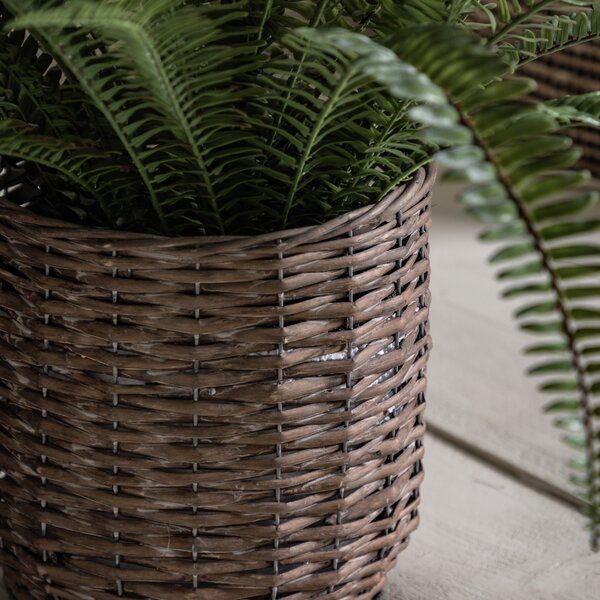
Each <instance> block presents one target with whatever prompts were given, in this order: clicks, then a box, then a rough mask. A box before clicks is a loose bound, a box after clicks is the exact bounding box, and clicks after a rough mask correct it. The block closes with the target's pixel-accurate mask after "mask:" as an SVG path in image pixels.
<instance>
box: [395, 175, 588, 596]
mask: <svg viewBox="0 0 600 600" xmlns="http://www.w3.org/2000/svg"><path fill="white" fill-rule="evenodd" d="M450 192H451V188H449V187H448V186H443V187H441V188H438V190H437V194H436V202H435V204H436V206H435V207H434V212H433V217H434V226H433V231H432V246H431V248H432V250H431V252H432V268H433V279H432V288H433V306H432V317H431V320H432V335H433V339H434V350H433V355H432V360H431V365H430V368H429V380H430V384H429V393H428V409H427V411H428V413H427V414H428V417H427V418H428V423H429V433H428V438H427V442H426V444H427V446H426V460H425V470H426V480H425V484H424V486H423V490H422V502H423V503H422V509H421V525H420V528H419V530H418V531H417V532H416V533H415V535H414V536H413V538H412V540H411V544H410V546H409V548H408V549H407V550H406V552H405V553H404V554H403V555H402V556H401V557H400V560H399V564H398V566H397V568H396V570H395V571H394V573H393V574H392V580H391V582H390V585H389V586H388V590H387V592H386V594H387V595H386V597H385V598H386V600H538V599H539V600H598V599H599V598H600V555H598V554H592V553H591V552H590V551H589V550H588V546H587V535H586V531H585V529H584V522H583V519H582V518H581V516H580V515H579V514H578V512H577V510H576V509H575V508H574V506H573V504H574V503H575V502H576V500H575V499H574V498H573V496H572V495H571V490H570V486H569V484H568V470H567V468H566V466H565V465H566V462H567V460H568V458H569V453H570V451H569V449H568V448H567V447H565V446H564V445H563V444H562V443H561V442H560V438H559V434H558V433H557V431H556V430H555V429H554V427H553V426H552V424H551V422H550V421H549V419H548V418H547V417H545V416H543V415H542V414H541V413H540V407H541V405H542V404H543V403H544V398H542V397H541V394H539V392H537V391H536V387H535V382H534V381H532V380H531V379H530V378H527V377H526V376H525V375H524V374H523V373H524V370H525V369H526V367H527V361H526V360H525V358H524V357H523V356H522V355H521V354H520V352H519V350H520V348H521V347H522V346H523V345H524V344H525V343H526V342H527V341H531V338H528V336H526V335H524V334H521V333H519V332H518V331H517V330H516V328H515V326H514V323H513V321H512V317H511V310H512V308H513V307H511V306H510V304H508V303H506V302H504V301H501V300H499V299H498V290H499V287H498V285H497V284H496V283H495V282H494V281H493V278H492V270H491V268H490V267H489V266H487V265H486V264H485V258H486V256H487V255H488V254H489V253H490V252H491V248H489V247H486V246H484V245H482V244H481V243H479V242H478V241H476V239H475V236H476V234H477V231H478V230H479V225H478V224H477V223H473V222H472V221H469V220H467V219H466V218H465V217H464V216H463V214H462V213H461V211H460V209H458V208H457V206H456V204H455V203H454V202H452V199H451V197H450V196H451V193H450Z"/></svg>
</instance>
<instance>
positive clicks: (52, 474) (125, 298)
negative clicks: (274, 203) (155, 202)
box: [0, 171, 434, 600]
mask: <svg viewBox="0 0 600 600" xmlns="http://www.w3.org/2000/svg"><path fill="white" fill-rule="evenodd" d="M433 177H434V174H433V173H432V172H426V171H421V172H419V173H418V175H417V176H416V177H415V179H414V180H413V181H412V182H411V183H410V184H408V185H407V186H406V187H405V188H401V189H398V190H397V191H396V192H394V193H393V194H391V195H390V196H389V197H388V198H387V199H386V200H385V201H383V202H381V203H380V204H378V205H376V206H374V207H366V208H364V209H360V210H357V211H354V212H352V213H350V214H348V215H345V216H343V217H340V218H337V219H335V220H333V221H331V222H329V223H326V224H324V225H319V226H313V227H308V228H304V229H298V230H295V231H285V232H280V233H278V234H272V235H263V236H260V237H253V238H194V239H192V238H184V239H167V238H160V237H152V236H145V235H140V234H131V233H113V232H106V231H100V230H92V229H82V228H79V227H76V226H73V225H68V224H65V223H62V222H58V221H51V220H46V219H44V218H41V217H38V216H35V215H33V214H32V213H30V212H28V211H26V210H24V209H21V208H18V207H16V206H15V205H14V204H11V203H10V202H8V201H6V200H1V201H0V269H1V270H0V276H1V278H2V280H3V288H2V291H1V292H0V411H1V414H0V448H1V450H0V451H1V463H0V465H1V468H2V470H3V471H4V476H3V478H2V479H1V480H0V494H1V496H2V502H1V503H0V537H1V539H2V548H3V550H2V552H0V556H1V564H2V566H3V568H4V573H5V579H6V584H7V586H8V587H9V589H10V590H11V592H12V593H13V594H14V596H15V598H17V599H19V600H21V599H22V600H31V599H32V598H33V599H46V598H54V599H56V598H61V599H68V600H84V599H85V600H104V599H109V598H110V599H112V598H118V597H125V598H150V599H152V600H167V599H168V600H171V599H177V600H185V599H192V598H193V599H206V600H243V599H246V598H254V599H265V600H266V599H269V600H274V599H285V600H300V599H305V598H317V597H318V598H322V599H328V600H346V599H350V598H360V599H365V600H366V599H370V598H373V597H374V596H375V595H376V594H377V593H378V592H380V591H381V590H382V588H383V586H384V583H385V578H386V573H387V572H388V571H389V569H390V568H391V567H392V566H393V565H394V564H395V562H396V558H397V556H398V554H399V552H400V551H401V550H402V549H403V548H404V547H405V545H406V543H407V538H408V536H409V534H410V533H411V532H412V531H413V530H414V529H415V528H416V526H417V521H418V519H417V513H416V508H417V505H418V499H419V494H418V488H419V484H420V483H421V480H422V469H421V462H420V461H421V457H422V453H423V448H422V436H423V433H424V425H423V419H422V413H423V409H424V390H425V366H426V361H427V356H428V351H429V347H430V340H429V336H428V309H427V307H428V303H429V291H428V273H429V263H428V247H427V239H428V238H427V230H428V227H429V223H430V212H429V207H430V189H431V185H432V180H433Z"/></svg>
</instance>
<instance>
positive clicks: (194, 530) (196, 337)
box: [192, 263, 200, 590]
mask: <svg viewBox="0 0 600 600" xmlns="http://www.w3.org/2000/svg"><path fill="white" fill-rule="evenodd" d="M199 270H200V265H199V264H198V263H197V264H196V271H199ZM194 293H195V295H196V297H198V296H200V283H199V282H196V283H195V284H194ZM194 318H195V319H196V322H198V320H199V319H200V309H199V308H197V309H196V310H195V311H194ZM199 345H200V335H198V334H197V333H196V334H194V347H196V348H197V347H198V346H199ZM193 368H194V375H197V374H198V368H199V364H198V361H197V360H194V363H193ZM199 397H200V390H199V389H198V387H196V382H194V404H196V403H197V402H198V399H199ZM194 427H198V414H197V407H196V406H194ZM193 445H194V448H197V447H198V437H197V436H194V439H193ZM192 471H193V472H194V473H197V472H198V463H197V462H194V464H193V465H192ZM192 490H193V492H194V494H197V493H198V483H197V482H196V481H194V483H192ZM192 514H194V515H197V514H198V507H197V506H196V505H195V504H194V506H193V507H192ZM197 537H198V528H197V527H196V523H195V522H194V527H193V528H192V562H193V563H194V566H195V565H196V563H197V562H198V550H197V549H196V538H197ZM192 588H193V589H194V590H197V589H198V574H197V573H193V575H192Z"/></svg>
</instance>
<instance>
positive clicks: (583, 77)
mask: <svg viewBox="0 0 600 600" xmlns="http://www.w3.org/2000/svg"><path fill="white" fill-rule="evenodd" d="M521 73H522V74H523V75H527V76H528V77H531V78H532V79H535V80H536V81H537V82H538V90H537V92H536V95H537V97H538V99H541V100H547V99H549V98H558V97H560V96H565V95H577V94H585V93H588V92H597V91H599V90H600V41H599V42H593V43H588V44H583V45H581V46H574V47H573V48H568V49H566V50H563V51H562V52H557V53H556V54H551V55H550V56H548V57H546V58H544V59H542V60H537V61H534V62H531V63H529V64H528V65H525V66H524V67H523V69H522V71H521ZM569 135H571V136H572V137H573V139H574V140H575V143H576V144H577V145H578V146H579V147H580V148H581V149H582V150H583V157H582V161H581V166H582V167H584V168H586V169H589V170H590V171H591V172H592V173H593V174H594V175H595V177H597V178H600V130H598V129H588V128H577V129H572V130H570V131H569Z"/></svg>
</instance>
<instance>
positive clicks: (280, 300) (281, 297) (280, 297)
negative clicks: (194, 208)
mask: <svg viewBox="0 0 600 600" xmlns="http://www.w3.org/2000/svg"><path fill="white" fill-rule="evenodd" d="M278 243H279V244H281V240H279V241H278ZM277 258H278V260H279V269H278V270H277V279H278V280H279V284H280V285H281V286H282V287H283V279H284V273H283V268H282V267H281V264H282V261H283V253H282V252H279V253H278V254H277ZM277 306H278V307H279V319H278V326H279V333H280V336H283V330H284V328H285V318H284V316H283V307H284V306H285V293H284V292H283V291H281V292H279V293H278V294H277ZM284 353H285V343H284V341H283V337H281V338H280V341H279V345H278V346H277V357H278V360H279V363H280V364H279V366H278V367H277V385H281V384H282V383H283V367H282V366H281V361H282V358H283V355H284ZM277 410H278V411H279V414H280V415H281V414H282V413H283V404H282V403H281V402H278V403H277ZM277 433H278V435H279V436H280V438H281V434H282V433H283V425H282V424H281V419H279V422H278V423H277ZM275 455H276V459H275V460H276V461H277V467H276V468H275V477H276V479H277V481H280V480H281V478H282V476H281V466H280V465H279V460H280V458H281V457H282V455H283V448H282V444H281V441H279V442H278V443H277V445H276V446H275ZM275 502H277V504H279V503H280V502H281V488H280V487H276V488H275ZM280 524H281V517H280V515H279V512H277V513H275V530H276V531H275V539H274V541H273V546H274V548H275V552H277V550H278V549H279V526H280ZM273 573H274V575H275V577H277V576H278V575H279V559H278V558H275V560H274V561H273ZM276 599H277V585H274V586H273V587H272V588H271V600H276Z"/></svg>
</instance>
